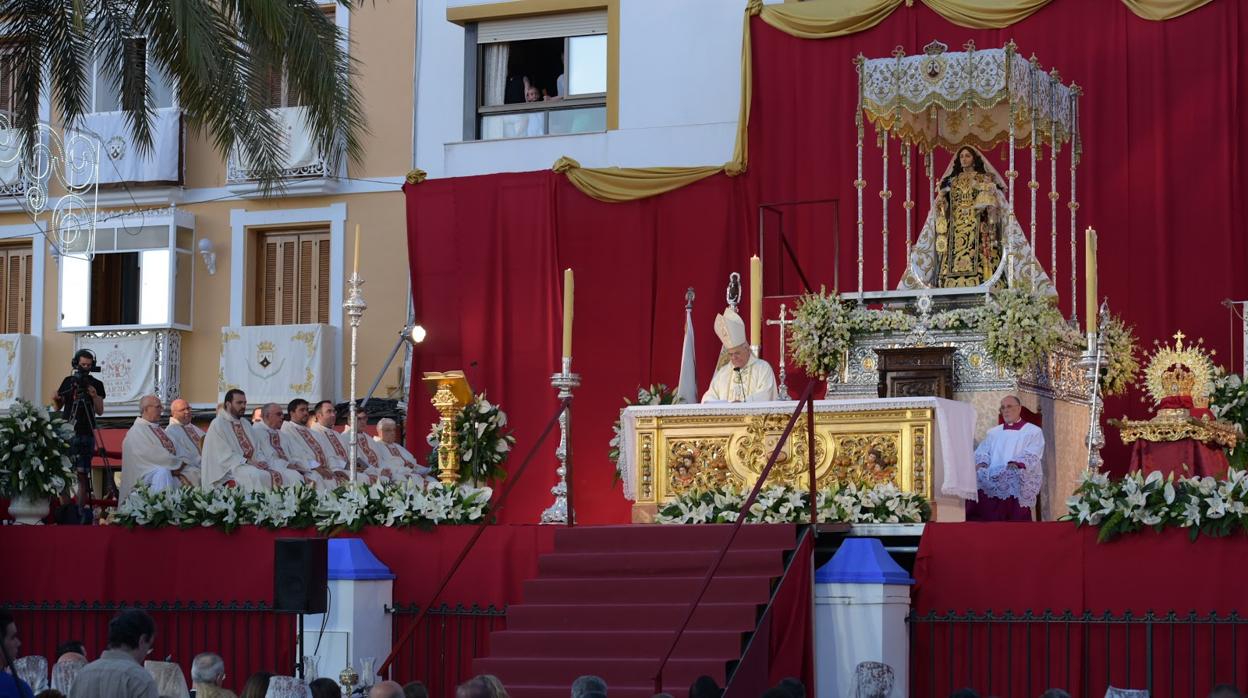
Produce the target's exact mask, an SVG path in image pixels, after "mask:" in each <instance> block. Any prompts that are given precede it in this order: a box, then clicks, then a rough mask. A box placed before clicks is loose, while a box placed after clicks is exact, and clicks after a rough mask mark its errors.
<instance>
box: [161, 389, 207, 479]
mask: <svg viewBox="0 0 1248 698" xmlns="http://www.w3.org/2000/svg"><path fill="white" fill-rule="evenodd" d="M165 433H166V434H168V435H169V439H170V440H171V441H173V445H174V446H177V447H178V455H179V456H182V457H183V458H185V459H186V463H187V465H188V466H190V467H193V468H194V469H195V476H196V478H198V477H199V460H200V454H201V453H202V452H203V450H204V430H203V429H200V428H199V427H197V426H195V425H194V424H191V403H189V402H187V401H186V400H183V399H182V398H177V399H176V400H174V401H173V402H172V403H170V405H169V425H168V426H166V427H165Z"/></svg>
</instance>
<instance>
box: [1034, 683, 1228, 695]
mask: <svg viewBox="0 0 1248 698" xmlns="http://www.w3.org/2000/svg"><path fill="white" fill-rule="evenodd" d="M1050 690H1058V689H1050ZM1062 693H1063V694H1064V696H1065V698H1070V694H1069V693H1066V692H1065V691H1062ZM1240 695H1241V694H1240V692H1239V689H1238V688H1235V687H1234V686H1232V685H1230V684H1229V683H1220V684H1218V685H1217V686H1214V687H1213V690H1212V691H1210V692H1209V698H1240ZM1040 698H1060V697H1059V696H1049V695H1048V693H1047V692H1046V693H1045V695H1043V696H1041V697H1040Z"/></svg>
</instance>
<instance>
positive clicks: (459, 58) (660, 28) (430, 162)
mask: <svg viewBox="0 0 1248 698" xmlns="http://www.w3.org/2000/svg"><path fill="white" fill-rule="evenodd" d="M485 1H486V0H428V1H426V2H422V3H421V8H422V9H421V24H422V26H421V28H420V30H419V31H420V35H419V36H418V37H417V41H418V43H419V49H418V51H419V54H420V59H419V62H420V66H419V78H418V85H417V100H416V101H417V109H416V157H415V160H416V163H417V167H419V168H420V169H423V170H425V171H426V172H428V173H429V176H430V177H433V178H437V177H462V176H467V175H476V174H488V173H493V172H524V171H529V170H543V169H548V168H550V166H551V165H552V164H554V162H555V160H557V159H558V158H559V157H561V156H564V155H567V156H570V157H572V158H574V159H576V160H577V161H579V162H580V163H581V165H583V166H585V167H609V166H617V167H652V166H663V165H669V166H681V165H721V164H723V163H724V162H727V161H728V159H729V158H731V157H732V148H733V144H734V142H735V139H736V128H737V110H738V108H739V100H740V89H741V85H740V81H741V75H740V73H741V27H742V18H743V16H744V12H745V0H679V1H673V0H620V36H619V37H617V38H618V40H619V41H620V79H619V129H618V130H614V131H608V132H607V133H589V134H577V135H571V136H547V137H537V138H522V139H512V140H503V141H484V142H462V136H463V103H464V101H463V97H464V89H463V85H464V77H463V76H464V31H463V29H462V28H460V27H459V26H457V25H455V24H452V23H451V22H448V21H447V20H446V7H447V5H448V4H450V5H452V6H456V7H458V6H465V5H475V4H482V2H485Z"/></svg>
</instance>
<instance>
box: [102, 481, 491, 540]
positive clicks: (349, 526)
mask: <svg viewBox="0 0 1248 698" xmlns="http://www.w3.org/2000/svg"><path fill="white" fill-rule="evenodd" d="M492 495H493V490H491V489H490V488H489V487H474V486H471V485H443V484H440V483H425V482H421V481H415V480H408V481H406V482H402V483H388V484H372V485H367V484H364V483H355V484H348V485H342V486H340V487H337V488H336V489H333V490H317V489H313V488H311V487H305V486H303V485H295V486H292V487H277V488H274V489H272V490H258V491H251V492H249V491H244V490H240V489H237V488H233V487H218V488H214V489H211V490H201V489H198V488H188V487H171V488H168V489H165V490H163V491H161V492H152V491H151V490H149V489H148V488H147V487H146V486H145V485H140V486H138V487H136V488H135V489H134V490H133V491H131V492H130V495H129V496H128V497H126V499H125V500H123V501H122V502H121V503H120V505H119V506H118V507H117V509H116V510H115V511H114V512H113V514H112V516H111V517H110V518H109V519H108V523H109V524H115V525H119V526H125V527H128V528H133V527H136V526H138V527H143V528H161V527H165V526H176V527H178V528H192V527H202V528H217V529H220V530H222V531H225V532H226V533H229V532H231V531H233V530H234V529H236V528H238V527H239V526H260V527H262V528H270V529H277V528H308V527H310V526H315V527H316V528H317V529H318V530H320V531H321V532H329V531H333V530H338V529H346V530H348V531H359V530H360V529H361V528H363V527H365V526H386V527H389V528H399V527H407V526H420V527H433V526H436V525H438V524H469V523H478V522H480V521H481V520H482V519H483V518H484V517H485V515H486V513H487V512H488V510H489V503H490V497H491V496H492Z"/></svg>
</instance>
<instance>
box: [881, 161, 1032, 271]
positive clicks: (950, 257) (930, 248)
mask: <svg viewBox="0 0 1248 698" xmlns="http://www.w3.org/2000/svg"><path fill="white" fill-rule="evenodd" d="M939 181H940V186H939V187H938V189H937V192H936V200H935V202H934V204H933V206H932V208H931V211H929V212H928V215H927V220H926V221H924V223H923V228H922V230H921V231H920V233H919V239H918V240H917V241H916V242H915V244H914V247H913V248H912V249H911V252H910V264H909V265H908V268H907V269H906V274H905V275H904V276H903V277H902V280H901V284H900V285H899V288H902V289H921V288H972V287H979V286H984V285H987V284H990V283H991V284H993V285H995V284H996V283H997V282H1002V285H1004V282H1006V281H1009V282H1010V283H1015V282H1018V281H1024V282H1026V283H1027V285H1028V287H1029V288H1031V289H1033V290H1034V291H1035V292H1039V293H1046V294H1053V293H1055V291H1054V289H1053V284H1052V283H1051V282H1050V281H1049V278H1048V275H1046V274H1045V273H1044V270H1043V269H1041V268H1040V265H1039V264H1038V263H1037V262H1036V259H1035V255H1034V253H1033V251H1032V249H1031V245H1030V244H1028V242H1027V238H1026V237H1025V236H1024V235H1023V231H1022V229H1021V228H1020V227H1019V225H1018V222H1017V221H1016V220H1014V217H1013V216H1012V215H1010V204H1009V200H1008V199H1007V198H1006V194H1005V192H1006V186H1005V180H1004V179H1002V177H1001V175H1000V174H998V173H997V170H996V169H995V168H994V167H993V166H992V164H991V163H989V162H988V161H987V160H986V159H985V158H984V156H983V154H981V153H980V152H979V150H978V149H976V148H974V147H972V146H969V145H963V146H961V147H959V148H958V150H957V154H956V155H955V156H954V157H953V159H952V160H950V162H949V166H948V167H946V168H945V171H944V173H943V174H942V175H941V177H940V180H939ZM1003 259H1004V260H1005V262H1006V263H1005V264H1002V261H1003ZM1002 277H1006V278H1002Z"/></svg>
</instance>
